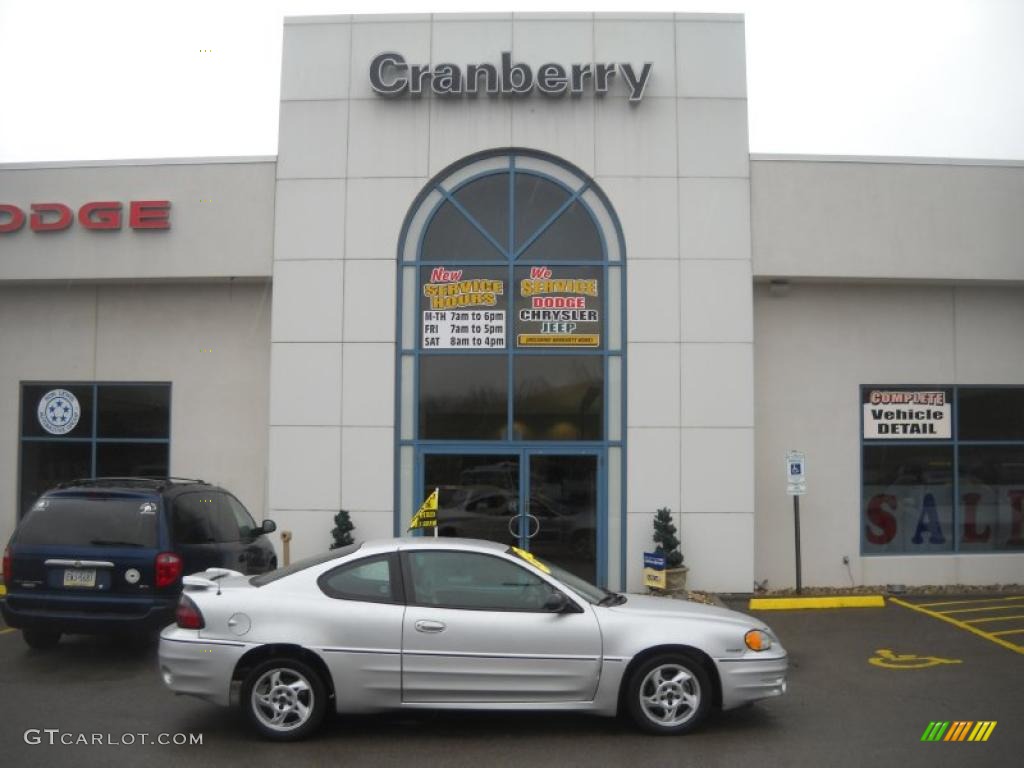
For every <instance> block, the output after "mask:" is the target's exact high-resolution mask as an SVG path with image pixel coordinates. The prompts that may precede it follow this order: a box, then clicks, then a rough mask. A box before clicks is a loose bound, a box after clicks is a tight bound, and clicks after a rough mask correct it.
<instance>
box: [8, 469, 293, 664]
mask: <svg viewBox="0 0 1024 768" xmlns="http://www.w3.org/2000/svg"><path fill="white" fill-rule="evenodd" d="M275 529H276V526H275V524H274V522H273V521H272V520H264V521H263V523H262V524H259V525H257V523H256V522H255V521H254V520H253V519H252V516H251V515H250V514H249V512H248V511H247V510H246V508H245V507H244V506H243V505H242V503H241V502H239V501H238V499H236V498H235V497H234V496H233V495H232V494H230V493H228V492H227V491H226V490H224V489H223V488H219V487H217V486H215V485H211V484H209V483H205V482H203V481H202V480H185V479H180V478H163V479H154V478H94V479H88V480H74V481H71V482H67V483H62V484H61V485H59V486H57V487H56V488H54V489H52V490H49V491H47V492H46V493H44V494H43V495H42V496H40V497H39V499H38V500H37V501H36V502H35V504H33V505H32V508H31V509H30V510H29V512H28V513H27V514H26V515H25V517H24V518H22V520H21V522H20V523H19V524H18V527H17V528H16V529H15V531H14V534H13V535H12V536H11V540H10V543H9V544H8V546H7V549H6V550H4V557H3V574H4V583H5V584H6V587H7V596H6V598H5V599H2V600H0V612H2V613H3V618H4V621H5V622H6V623H7V625H8V626H10V627H15V628H18V629H21V631H22V634H23V636H24V638H25V642H27V643H28V644H29V645H30V646H31V647H33V648H40V649H41V648H49V647H52V646H54V645H56V644H57V643H58V642H59V641H60V637H61V635H62V634H64V633H83V634H104V633H119V632H124V633H130V634H133V635H142V636H145V635H147V634H150V633H152V631H154V630H157V629H159V628H161V627H163V626H165V625H167V624H170V623H172V622H173V621H174V615H175V609H176V606H177V603H178V596H179V594H180V593H181V577H182V576H183V575H184V574H189V573H195V572H197V571H204V570H206V569H207V568H228V569H231V570H235V571H240V572H242V573H246V574H256V573H263V572H265V571H270V570H273V569H274V568H276V567H277V557H276V555H275V553H274V547H273V545H272V544H271V543H270V541H268V540H267V536H266V534H268V533H271V532H272V531H274V530H275Z"/></svg>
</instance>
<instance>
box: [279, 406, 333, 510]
mask: <svg viewBox="0 0 1024 768" xmlns="http://www.w3.org/2000/svg"><path fill="white" fill-rule="evenodd" d="M269 483H270V507H271V510H272V515H273V513H274V512H276V511H277V510H279V509H290V510H302V509H321V510H337V509H339V508H340V506H341V427H327V426H317V427H283V426H271V427H270V473H269Z"/></svg>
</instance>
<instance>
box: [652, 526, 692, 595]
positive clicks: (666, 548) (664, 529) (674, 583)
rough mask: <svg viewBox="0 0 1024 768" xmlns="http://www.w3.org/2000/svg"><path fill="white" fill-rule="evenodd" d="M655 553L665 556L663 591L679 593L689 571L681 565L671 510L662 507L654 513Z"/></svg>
mask: <svg viewBox="0 0 1024 768" xmlns="http://www.w3.org/2000/svg"><path fill="white" fill-rule="evenodd" d="M654 543H655V544H656V545H657V546H656V547H655V550H654V551H655V552H657V553H658V554H661V555H665V590H666V591H667V592H681V591H682V590H684V589H686V573H687V571H688V570H689V569H688V568H687V567H686V566H685V565H683V553H682V551H680V549H679V544H680V542H679V539H678V538H677V537H676V526H675V523H673V522H672V510H670V509H669V508H668V507H662V508H661V509H659V510H658V511H657V512H655V513H654Z"/></svg>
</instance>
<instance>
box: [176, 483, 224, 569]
mask: <svg viewBox="0 0 1024 768" xmlns="http://www.w3.org/2000/svg"><path fill="white" fill-rule="evenodd" d="M213 503H214V502H213V498H212V496H211V495H210V493H209V492H203V493H199V492H189V493H182V494H179V495H178V496H177V497H176V498H175V499H174V502H173V505H172V508H171V538H172V541H173V547H174V550H175V551H176V552H177V553H178V554H179V555H181V558H182V561H183V563H182V573H184V574H186V575H188V574H190V573H198V572H199V571H205V570H206V569H207V568H217V567H220V566H221V565H223V563H222V555H221V549H220V545H219V544H218V543H217V538H216V535H215V531H214V528H213V524H212V520H213V517H212V515H211V509H212V507H213Z"/></svg>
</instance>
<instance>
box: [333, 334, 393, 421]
mask: <svg viewBox="0 0 1024 768" xmlns="http://www.w3.org/2000/svg"><path fill="white" fill-rule="evenodd" d="M342 346H343V348H344V363H343V366H342V375H343V377H344V378H343V380H342V385H341V393H342V412H341V415H342V423H343V424H344V425H345V426H351V427H391V426H393V425H394V423H395V345H394V344H385V343H361V344H355V343H348V344H343V345H342Z"/></svg>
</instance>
